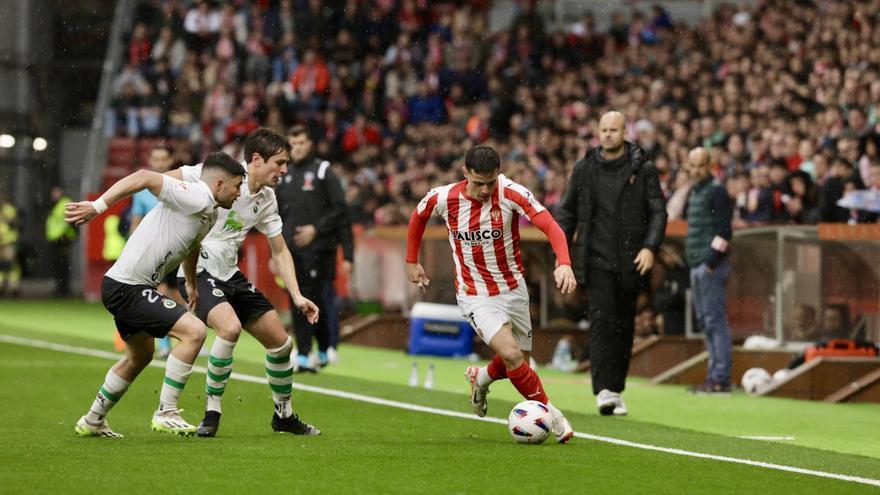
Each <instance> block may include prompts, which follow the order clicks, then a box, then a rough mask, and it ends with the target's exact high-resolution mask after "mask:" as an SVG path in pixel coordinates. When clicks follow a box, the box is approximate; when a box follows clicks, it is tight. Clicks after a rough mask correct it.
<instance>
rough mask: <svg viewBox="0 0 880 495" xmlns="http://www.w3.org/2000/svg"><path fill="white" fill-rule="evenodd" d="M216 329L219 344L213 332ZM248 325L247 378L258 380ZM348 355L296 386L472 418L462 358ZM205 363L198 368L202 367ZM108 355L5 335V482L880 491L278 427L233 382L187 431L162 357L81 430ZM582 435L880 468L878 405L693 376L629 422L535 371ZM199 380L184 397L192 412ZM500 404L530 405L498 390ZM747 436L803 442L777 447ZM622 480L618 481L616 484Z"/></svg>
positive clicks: (11, 316) (35, 326)
mask: <svg viewBox="0 0 880 495" xmlns="http://www.w3.org/2000/svg"><path fill="white" fill-rule="evenodd" d="M112 332H113V326H112V318H111V317H110V315H109V314H107V313H106V312H105V311H104V310H103V308H102V307H100V305H93V304H86V303H82V302H63V303H56V302H39V301H14V302H0V335H7V336H16V337H24V338H29V339H35V340H40V341H47V342H56V343H63V344H67V345H71V346H78V347H84V348H89V349H97V350H104V351H107V350H112V335H113V334H112ZM210 338H211V337H209V340H210ZM262 356H263V353H262V352H261V349H260V347H259V345H258V344H257V343H256V342H255V341H254V340H253V339H252V338H251V337H248V336H244V337H242V341H241V343H240V345H239V346H238V348H237V349H236V354H235V368H234V371H235V372H237V373H243V374H247V375H253V376H256V377H262ZM341 358H342V361H341V363H340V364H339V365H336V366H332V367H330V368H328V369H327V370H326V371H325V372H324V373H321V374H318V375H314V376H312V375H306V376H300V375H295V376H294V380H295V382H296V383H298V384H303V385H309V386H314V387H321V388H322V389H330V390H334V391H344V392H350V393H354V394H361V395H365V396H370V397H375V398H380V399H387V400H392V401H399V402H402V403H407V404H415V405H421V406H427V407H432V408H438V409H443V410H449V411H456V412H460V413H468V412H469V407H468V404H467V394H466V390H467V385H466V383H465V382H464V379H463V378H462V371H463V369H464V367H465V366H466V365H467V363H466V362H465V361H462V360H453V359H441V358H429V357H417V358H415V357H412V356H406V355H404V354H403V353H399V352H392V351H385V350H377V349H369V348H358V347H353V346H349V347H344V348H343V349H342V352H341ZM203 361H204V359H203V358H202V359H200V361H199V362H198V363H197V364H200V365H202V366H203V365H204V362H203ZM414 361H415V362H418V363H419V369H420V371H421V372H422V373H424V371H425V369H426V367H427V365H428V364H429V363H431V364H434V366H435V369H436V382H437V385H436V388H435V389H434V390H425V389H422V388H412V387H408V386H406V381H407V378H408V376H409V373H410V368H411V365H412V362H414ZM111 364H112V361H110V360H108V359H105V358H100V357H93V356H84V355H79V354H71V353H66V352H60V351H55V350H47V349H41V348H34V347H29V346H24V345H20V344H13V343H9V342H2V341H0V404H2V407H0V447H2V448H0V466H3V468H2V469H0V493H3V494H12V493H46V492H49V491H55V492H59V493H90V494H92V493H127V494H128V493H131V494H134V493H156V492H159V491H167V492H171V493H187V494H189V493H210V494H220V493H235V492H240V491H246V492H248V493H251V492H260V491H267V490H281V491H283V492H284V493H516V492H521V491H526V490H531V491H534V492H536V493H590V492H595V491H599V489H600V488H602V487H605V488H606V489H603V490H602V491H611V492H614V493H755V492H761V493H880V487H877V486H870V485H867V484H864V483H856V482H853V481H843V480H838V479H829V478H823V477H818V476H814V475H809V474H799V473H792V472H783V471H779V470H773V469H767V468H762V467H755V466H747V465H742V464H736V463H731V462H723V461H720V460H713V459H700V458H694V457H688V456H681V455H674V454H670V453H667V452H657V451H650V450H644V449H640V448H635V447H628V446H620V445H614V444H610V443H607V442H601V441H594V440H587V439H582V438H576V439H574V440H573V441H572V442H571V443H570V444H569V445H557V444H555V443H552V441H548V443H546V444H544V445H540V446H528V445H518V444H515V443H514V442H513V441H512V440H511V439H510V437H509V435H508V433H507V431H506V428H505V427H504V426H503V425H499V424H493V423H486V422H480V421H472V420H469V419H466V418H458V417H448V416H441V415H436V414H430V413H427V412H417V411H409V410H404V409H400V408H395V407H389V406H386V405H376V404H370V403H365V402H361V401H356V400H351V399H347V398H340V397H334V396H329V395H326V394H322V393H316V392H309V391H303V390H295V391H294V408H295V409H296V411H297V412H298V413H300V415H301V416H302V418H303V419H304V420H306V421H309V422H312V423H313V424H315V425H316V426H318V427H319V428H321V430H322V431H323V435H321V436H320V437H310V438H302V437H294V436H291V435H283V434H276V433H273V432H272V431H271V428H270V426H269V420H270V418H271V414H272V401H271V396H270V393H269V389H268V386H266V385H265V384H263V383H250V382H246V381H240V380H232V381H231V382H230V384H229V386H228V388H227V392H226V397H225V400H224V406H223V407H224V413H223V421H222V424H221V429H220V433H219V436H218V437H217V438H213V439H201V438H177V437H173V436H171V435H163V434H158V433H154V432H151V431H150V430H149V420H150V416H151V414H152V411H153V410H154V409H155V407H156V404H157V401H158V391H159V388H160V386H161V378H162V370H161V369H160V368H155V367H150V368H148V369H147V370H146V371H145V372H144V374H142V375H141V377H140V378H139V379H138V380H137V381H136V382H135V383H134V385H133V386H132V387H131V389H129V391H128V393H127V394H126V395H125V397H124V399H123V400H122V401H121V402H120V404H119V405H118V406H117V407H116V408H115V409H114V410H113V411H112V412H111V414H110V416H109V417H108V419H109V421H110V423H111V425H113V428H114V429H115V430H117V431H119V432H120V433H123V434H124V435H125V436H126V438H124V439H122V440H108V439H96V438H87V439H83V438H78V437H76V436H74V434H73V425H74V423H75V422H76V420H77V419H78V418H79V417H80V416H81V415H82V414H83V413H84V412H85V410H86V408H87V407H88V405H89V403H90V402H91V400H92V399H93V397H94V394H95V391H96V390H97V387H98V385H100V382H101V380H102V379H103V376H104V374H105V373H106V370H107V369H108V367H109V366H110V365H111ZM539 371H540V374H541V376H542V378H543V381H544V383H545V386H546V389H547V391H548V394H549V395H550V397H551V399H552V400H553V401H554V403H556V404H557V405H558V406H560V407H561V408H562V409H563V410H564V411H565V412H566V414H567V416H568V418H569V419H570V420H571V422H572V424H573V426H574V428H575V430H577V431H579V432H584V433H588V434H592V435H597V436H602V437H610V438H614V439H621V440H628V441H631V442H636V443H639V444H647V445H653V446H659V447H666V448H675V449H682V450H686V451H689V452H698V453H705V454H713V455H719V456H726V457H731V458H737V459H748V460H753V461H762V462H767V463H773V464H778V465H784V466H791V467H796V468H803V469H807V470H815V471H822V472H827V473H834V474H839V475H849V476H856V477H861V478H868V479H873V480H877V479H880V442H877V441H876V439H875V437H876V435H875V434H874V433H873V432H874V431H875V430H876V425H877V418H878V417H880V406H878V405H865V404H842V405H829V404H820V403H812V402H802V401H791V400H780V399H764V398H762V399H757V398H753V397H748V396H746V395H744V394H734V395H733V396H732V397H728V398H720V397H692V396H689V395H688V394H686V393H685V391H684V388H683V387H676V386H651V385H649V384H647V383H645V382H644V381H641V380H635V379H634V380H631V381H630V384H629V388H628V390H627V392H626V394H625V397H626V399H627V403H628V405H629V408H630V411H631V412H630V416H629V417H627V418H603V417H599V416H598V415H597V413H596V412H595V407H594V402H593V398H592V395H591V394H590V393H589V384H588V378H587V377H585V376H583V375H570V374H564V373H559V372H555V371H552V370H545V369H541V370H539ZM203 388H204V375H203V374H199V373H194V374H193V376H192V378H191V379H190V382H189V384H188V386H187V388H186V390H185V392H184V394H183V396H182V399H181V407H183V408H184V409H186V411H185V412H184V416H185V417H186V418H187V419H189V420H190V421H191V422H197V421H198V420H199V419H200V417H201V413H202V410H203V407H204V403H203V397H202V394H203V392H202V391H203ZM489 399H490V403H489V415H490V416H494V417H501V418H504V417H506V415H507V412H508V411H509V410H510V407H511V406H512V405H513V404H514V403H515V402H517V401H518V400H519V398H518V396H517V394H516V392H515V391H514V390H513V388H512V387H511V386H510V385H509V384H508V383H504V382H502V383H498V384H495V385H494V386H493V390H492V393H491V394H490V395H489ZM739 435H768V436H791V437H794V440H789V441H779V442H767V441H755V440H744V439H739V438H736V437H737V436H739ZM609 487H612V488H609Z"/></svg>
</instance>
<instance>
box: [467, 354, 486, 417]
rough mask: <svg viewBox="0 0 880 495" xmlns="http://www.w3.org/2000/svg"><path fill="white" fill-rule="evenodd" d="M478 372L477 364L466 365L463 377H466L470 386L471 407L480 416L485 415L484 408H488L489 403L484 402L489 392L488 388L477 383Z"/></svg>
mask: <svg viewBox="0 0 880 495" xmlns="http://www.w3.org/2000/svg"><path fill="white" fill-rule="evenodd" d="M479 372H480V367H479V366H468V367H467V369H466V370H465V372H464V377H465V378H467V380H468V383H469V384H470V386H471V407H472V408H473V409H474V414H476V415H477V416H479V417H481V418H482V417H485V416H486V410H487V409H488V408H489V404H488V403H487V402H486V394H488V393H489V388H488V387H485V388H484V387H480V386H479V385H477V374H479Z"/></svg>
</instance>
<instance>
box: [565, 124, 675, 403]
mask: <svg viewBox="0 0 880 495" xmlns="http://www.w3.org/2000/svg"><path fill="white" fill-rule="evenodd" d="M624 122H625V121H624V117H623V115H622V114H621V113H620V112H608V113H606V114H604V115H603V116H602V118H601V119H600V120H599V126H598V133H599V140H600V146H598V147H595V148H593V149H591V150H590V151H589V152H588V153H587V155H586V156H585V157H584V158H583V159H581V160H580V161H578V162H577V163H576V164H575V167H574V171H573V172H572V176H571V180H570V182H569V187H568V190H567V191H566V193H565V197H564V198H563V200H562V204H561V207H560V209H559V210H558V218H559V224H560V226H561V227H562V228H563V230H564V231H565V233H566V236H567V238H568V239H569V241H570V243H571V245H572V246H573V248H572V260H573V262H574V263H575V267H576V268H577V275H578V281H579V283H581V284H584V283H585V284H587V288H588V292H589V296H590V297H589V315H590V318H589V319H590V323H591V324H590V363H591V366H590V372H591V374H592V379H593V380H592V383H593V393H594V394H595V395H596V405H597V407H598V409H599V412H600V413H601V414H602V415H611V414H615V415H625V414H626V413H627V408H626V404H625V403H624V401H623V398H622V397H621V395H620V394H621V392H623V390H624V388H625V386H626V375H627V373H628V371H629V361H630V357H631V353H632V344H633V332H634V323H635V316H636V297H637V296H638V294H639V291H640V290H641V289H643V288H644V286H645V285H646V281H647V280H646V277H645V275H646V274H647V273H648V272H649V271H650V270H651V267H652V266H654V256H655V253H656V252H657V251H658V250H659V249H660V244H661V243H662V241H663V236H664V233H665V229H666V218H667V214H666V207H665V204H664V201H663V192H662V191H661V190H660V182H659V179H658V176H657V170H656V169H655V168H654V166H653V165H652V164H651V162H649V161H648V160H647V158H646V157H645V155H644V152H643V151H642V149H641V148H639V147H638V146H637V145H635V144H632V143H629V142H626V141H624V138H623V137H624V132H625V128H624Z"/></svg>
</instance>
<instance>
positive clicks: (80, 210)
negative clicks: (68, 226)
mask: <svg viewBox="0 0 880 495" xmlns="http://www.w3.org/2000/svg"><path fill="white" fill-rule="evenodd" d="M96 216H98V211H97V210H95V205H94V204H92V202H91V201H79V202H77V203H67V206H65V207H64V221H65V222H67V223H72V224H74V225H82V224H84V223H86V222H88V221H89V220H91V219H93V218H95V217H96Z"/></svg>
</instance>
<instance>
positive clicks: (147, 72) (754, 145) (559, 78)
mask: <svg viewBox="0 0 880 495" xmlns="http://www.w3.org/2000/svg"><path fill="white" fill-rule="evenodd" d="M489 3H490V2H486V1H479V0H471V1H462V0H459V1H456V2H451V1H437V2H435V1H430V2H428V1H426V0H400V1H397V0H374V1H365V0H337V1H323V2H322V1H320V0H278V1H270V0H252V1H244V0H228V1H214V2H209V1H192V2H190V1H185V0H148V1H145V2H143V3H142V5H141V6H140V7H139V8H138V10H137V15H136V19H135V23H134V26H133V30H132V32H131V34H130V39H129V40H128V42H127V43H128V44H127V51H126V59H125V61H124V62H125V63H124V68H123V69H122V70H121V72H120V73H119V74H118V76H117V77H116V79H115V82H114V85H113V93H114V101H113V105H112V110H111V113H112V115H110V119H108V120H109V125H108V128H107V132H108V133H109V134H110V135H115V136H132V137H135V136H161V137H168V138H171V139H176V140H179V141H181V142H187V143H190V144H191V149H189V146H188V147H187V148H188V149H179V150H177V152H178V156H179V158H180V159H181V160H183V161H191V160H193V158H195V159H198V158H199V157H201V156H203V155H204V153H206V152H207V151H210V150H215V149H223V150H225V151H228V152H230V153H231V154H233V156H237V155H240V152H241V144H242V142H243V138H244V137H245V136H246V135H247V133H248V132H250V131H251V130H253V129H255V128H257V127H258V126H261V125H265V126H268V127H270V128H273V129H276V130H278V131H280V132H284V131H285V129H286V128H287V127H288V126H290V125H291V124H294V123H307V124H308V125H309V126H310V127H311V128H312V129H313V131H314V139H315V142H316V143H317V153H318V154H319V155H320V156H323V157H327V158H330V159H332V160H333V162H334V164H335V166H336V167H337V169H338V171H339V173H340V176H341V177H342V178H343V180H344V186H345V188H346V194H347V199H348V201H349V204H350V207H351V213H352V220H353V221H354V222H357V223H364V224H396V223H403V222H405V221H406V220H407V219H408V215H409V213H410V211H411V210H412V207H413V206H414V205H415V203H416V202H417V201H418V200H419V199H420V198H421V197H422V196H423V195H424V194H425V193H426V192H427V191H428V189H429V188H431V187H433V186H435V185H438V184H444V183H449V182H452V181H455V180H458V178H459V177H460V171H459V168H460V164H461V158H462V156H463V155H464V151H465V150H466V149H467V148H468V147H470V146H472V145H473V144H477V143H489V144H494V145H495V146H496V147H497V148H498V149H499V151H500V153H501V156H502V158H503V160H504V165H503V167H504V169H503V170H504V173H505V174H506V175H507V176H508V177H511V178H512V179H513V180H515V181H518V182H520V183H522V184H524V185H526V186H528V187H529V188H531V189H532V190H533V191H535V192H536V193H538V194H539V195H540V199H541V200H542V201H543V202H544V204H546V205H547V206H548V207H549V208H551V211H552V210H553V208H554V206H555V205H556V204H558V202H559V201H560V199H561V197H562V194H563V193H564V190H565V187H566V183H567V175H568V174H569V173H570V171H571V169H572V166H573V164H574V163H575V161H576V160H577V159H578V158H580V157H581V156H583V154H584V152H585V151H586V149H587V148H588V147H590V146H595V145H597V144H598V143H597V134H598V133H597V132H596V127H597V119H598V117H599V115H600V114H602V113H603V112H604V111H606V110H608V109H611V108H614V109H619V110H620V111H622V112H623V113H624V115H625V116H626V118H627V134H628V136H627V137H628V139H629V140H631V141H634V142H637V143H638V144H640V145H641V146H642V147H643V148H644V149H645V150H646V151H647V152H648V153H649V154H650V156H652V157H653V160H654V163H655V165H656V166H657V167H658V169H659V170H660V172H661V174H662V187H663V191H664V194H666V196H667V198H668V209H669V213H670V219H676V218H680V217H681V215H682V210H683V207H684V199H685V197H686V194H687V189H688V187H689V184H688V178H687V176H686V175H687V174H686V173H685V172H683V171H682V170H681V165H682V163H683V162H684V161H685V159H686V156H687V152H688V150H689V149H690V148H692V147H694V146H697V145H702V146H705V147H708V148H710V149H711V155H712V161H713V173H714V175H715V176H716V177H717V178H718V179H719V180H721V181H724V183H725V184H726V185H727V188H728V191H729V192H730V194H731V196H732V197H734V198H735V201H736V213H735V224H736V225H738V226H742V225H749V224H765V223H816V222H819V221H834V222H851V223H854V222H874V221H876V220H877V216H876V215H875V214H871V213H868V212H863V211H856V210H847V209H844V208H840V207H838V206H836V201H837V200H838V199H839V198H840V197H841V196H842V195H843V194H844V192H846V191H848V190H853V189H871V188H877V189H880V134H878V133H880V43H878V41H877V40H878V39H880V18H878V12H880V0H870V1H862V2H856V1H848V2H833V1H810V0H801V1H760V0H759V1H757V2H754V5H742V6H729V5H723V6H720V7H719V8H718V9H717V10H716V11H715V12H714V13H713V14H712V15H711V17H709V18H707V19H705V20H704V21H702V22H701V23H700V24H698V25H694V26H685V25H680V24H678V23H677V22H676V20H675V19H672V18H670V16H669V15H668V14H667V13H666V12H665V11H664V10H663V8H662V7H659V6H657V7H654V8H652V9H651V10H650V11H645V12H634V13H633V14H632V15H624V14H623V13H617V14H613V16H612V19H611V25H610V28H609V29H607V30H604V31H600V30H598V29H597V28H596V24H597V22H596V21H595V20H594V18H593V16H592V15H591V13H590V12H585V13H584V14H583V16H582V18H581V19H580V20H579V21H578V22H576V23H574V24H572V25H569V26H565V27H563V28H561V29H551V28H550V26H549V23H547V22H546V21H544V20H542V18H541V17H540V16H539V15H537V14H536V13H535V11H534V6H533V4H534V2H530V1H522V2H520V3H519V4H520V5H519V10H518V12H517V13H516V15H515V16H514V19H513V21H512V23H511V24H510V26H508V27H507V29H503V30H500V31H497V32H490V29H489V19H488V17H489Z"/></svg>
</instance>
